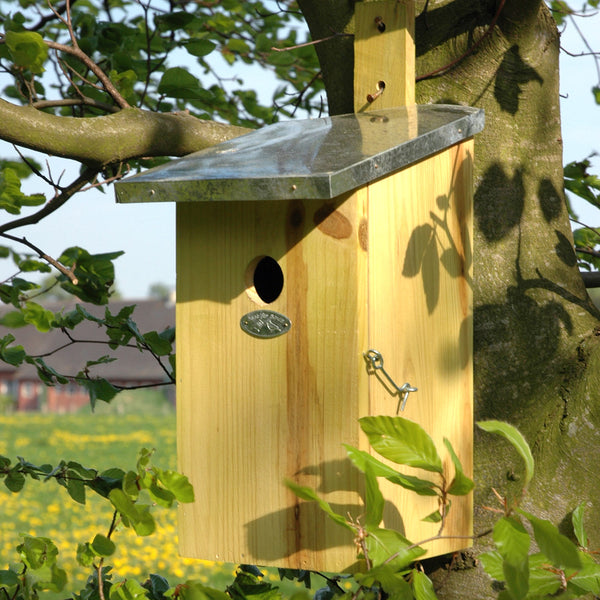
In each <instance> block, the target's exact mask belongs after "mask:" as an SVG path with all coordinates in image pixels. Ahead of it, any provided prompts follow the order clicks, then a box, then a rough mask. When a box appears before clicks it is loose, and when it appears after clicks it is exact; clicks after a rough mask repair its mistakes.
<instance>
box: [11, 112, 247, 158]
mask: <svg viewBox="0 0 600 600" xmlns="http://www.w3.org/2000/svg"><path fill="white" fill-rule="evenodd" d="M248 131H250V130H249V129H245V128H243V127H234V126H231V125H225V124H222V123H216V122H214V121H204V120H202V119H197V118H196V117H193V116H191V115H190V114H188V113H154V112H149V111H145V110H140V109H137V108H127V109H123V110H121V111H119V112H118V113H115V114H112V115H106V116H101V117H92V118H76V117H58V116H56V115H51V114H48V113H44V112H40V111H38V110H36V109H34V108H32V107H30V106H18V105H16V104H11V103H10V102H6V101H5V100H0V139H3V140H5V141H7V142H10V143H13V144H17V145H18V146H24V147H26V148H30V149H32V150H38V151H39V152H45V153H46V154H51V155H54V156H62V157H64V158H71V159H73V160H77V161H80V162H82V163H84V164H86V165H90V166H91V167H95V168H96V169H98V168H99V167H102V166H103V165H107V164H110V163H117V162H125V161H127V160H130V159H133V158H139V157H142V156H184V155H185V154H189V153H190V152H195V151H197V150H202V149H203V148H208V147H209V146H213V145H214V144H218V143H219V142H223V141H225V140H228V139H230V138H232V137H237V136H239V135H242V134H243V133H247V132H248Z"/></svg>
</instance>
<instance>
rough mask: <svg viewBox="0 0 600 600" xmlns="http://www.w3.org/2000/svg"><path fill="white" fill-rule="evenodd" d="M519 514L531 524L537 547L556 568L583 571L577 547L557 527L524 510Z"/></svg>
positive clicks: (520, 510)
mask: <svg viewBox="0 0 600 600" xmlns="http://www.w3.org/2000/svg"><path fill="white" fill-rule="evenodd" d="M519 513H520V514H522V515H523V516H524V517H525V518H526V519H527V520H528V521H529V522H530V523H531V526H532V527H533V535H534V537H535V541H536V542H537V545H538V546H539V548H540V550H541V551H542V552H543V553H544V554H545V555H546V556H547V557H548V558H549V560H550V561H551V562H552V564H553V565H554V566H557V567H560V568H566V569H581V567H582V563H581V557H580V555H579V550H578V549H577V546H575V544H574V543H573V542H572V541H571V540H570V539H569V538H567V537H566V536H564V535H563V534H562V533H560V532H559V531H558V529H557V528H556V526H555V525H553V524H552V523H550V521H547V520H546V519H538V518H537V517H535V516H534V515H532V514H529V513H527V512H525V511H524V510H522V509H519Z"/></svg>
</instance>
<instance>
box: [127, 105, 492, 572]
mask: <svg viewBox="0 0 600 600" xmlns="http://www.w3.org/2000/svg"><path fill="white" fill-rule="evenodd" d="M482 127H483V113H482V111H481V110H478V109H473V108H468V107H462V106H448V105H425V106H409V107H398V108H389V109H383V110H371V111H368V112H362V113H356V114H348V115H342V116H335V117H330V118H320V119H314V120H304V121H288V122H283V123H277V124H275V125H271V126H268V127H265V128H263V129H260V130H257V131H255V132H252V133H249V134H247V135H244V136H242V137H239V138H236V139H233V140H230V141H227V142H225V143H222V144H220V145H218V146H214V147H212V148H209V149H207V150H204V151H201V152H198V153H195V154H192V155H189V156H187V157H185V158H182V159H179V160H175V161H173V162H170V163H168V164H166V165H163V166H161V167H158V168H156V169H152V170H149V171H147V172H145V173H142V174H140V175H137V176H134V177H131V178H129V179H126V180H124V181H123V182H121V183H119V184H118V185H117V195H118V200H119V201H120V202H156V201H167V202H176V203H177V415H178V452H179V467H180V469H181V470H182V471H183V472H184V473H185V474H186V475H188V477H189V478H190V480H191V482H192V483H193V485H194V488H195V493H196V500H195V503H193V504H191V505H183V506H182V507H181V508H180V528H179V539H180V550H181V553H182V554H183V555H184V556H189V557H197V558H203V559H210V560H223V561H229V562H243V563H250V564H258V565H277V566H280V567H291V568H302V569H318V570H323V571H335V572H341V571H344V570H346V569H349V568H352V565H353V564H354V563H355V561H356V549H355V547H354V546H353V544H352V539H349V538H348V532H347V531H346V530H344V529H343V528H340V527H339V526H338V525H336V524H335V523H333V522H332V521H331V520H329V518H328V517H327V516H326V515H324V514H323V513H322V512H320V510H319V509H318V507H316V506H314V505H313V504H312V503H310V502H304V501H301V500H299V499H298V498H297V497H296V496H295V495H294V494H293V493H292V492H291V491H290V490H289V489H287V488H286V487H285V485H284V483H283V482H284V480H285V479H291V480H293V481H295V482H297V483H299V484H302V485H307V486H311V487H313V488H315V489H316V490H317V491H318V492H319V494H320V495H321V496H322V497H323V498H324V499H325V500H327V501H328V502H329V503H330V504H331V505H332V507H333V508H334V509H335V510H336V511H337V512H338V513H341V514H344V515H346V514H350V515H352V516H353V518H359V517H360V515H361V514H362V513H363V512H364V507H363V506H364V505H363V499H362V498H363V490H362V488H361V477H360V474H359V472H358V471H357V470H356V469H355V468H353V466H352V465H351V463H350V461H349V460H348V458H347V457H346V451H345V449H344V447H343V445H342V444H351V445H354V446H357V447H360V448H362V449H365V450H367V449H368V445H367V444H366V441H365V439H363V437H362V435H361V433H360V428H359V424H358V419H359V417H362V416H365V415H396V414H397V412H398V410H399V409H402V408H403V410H402V411H401V415H402V416H404V417H406V418H408V419H411V420H414V421H416V422H418V423H419V424H421V425H422V426H423V428H424V429H425V430H426V431H427V432H428V433H429V434H430V435H431V437H432V438H433V440H434V442H435V443H436V445H437V446H438V448H440V451H441V449H442V448H443V443H442V440H443V438H444V437H445V438H448V439H449V440H450V442H451V443H452V445H453V447H454V449H455V451H456V453H457V454H458V456H459V458H460V459H461V461H462V464H463V465H464V468H465V470H466V472H467V473H470V472H471V454H472V361H471V355H472V342H471V332H472V324H471V264H472V254H471V215H472V166H473V135H474V134H476V133H477V132H479V131H480V130H481V129H482ZM384 365H385V366H384ZM380 367H383V369H380V370H378V369H379V368H380ZM380 371H384V374H385V376H382V372H380ZM415 388H416V389H415ZM399 404H400V406H399ZM402 404H404V406H402ZM445 463H447V464H446V465H445V467H447V469H448V475H449V477H450V476H451V475H452V469H453V467H452V463H451V460H450V458H449V457H446V460H445ZM388 483H389V482H387V481H384V482H382V488H383V490H384V495H385V498H386V509H385V512H384V524H385V526H386V527H394V528H397V529H398V530H399V531H401V532H403V533H404V534H405V535H406V537H408V538H409V539H411V540H414V541H420V540H423V539H426V538H429V537H432V536H434V535H435V534H436V532H437V529H438V527H439V524H432V523H425V522H423V521H422V519H423V517H425V516H426V515H428V514H430V513H431V512H433V511H435V510H436V509H437V504H436V502H435V498H434V499H433V500H432V499H431V498H430V497H427V496H416V495H415V494H414V493H412V492H408V491H406V490H404V489H402V488H397V486H393V485H391V484H389V485H383V484H388ZM471 524H472V506H471V498H470V496H466V497H459V498H455V499H453V502H452V508H451V510H450V513H449V516H448V521H447V524H446V529H445V535H447V536H450V538H446V539H440V540H436V541H434V542H432V543H430V544H426V545H425V546H424V547H425V548H427V549H428V551H429V554H428V556H432V555H436V554H442V553H447V552H451V551H454V550H457V549H459V548H463V547H465V546H467V545H468V541H466V540H464V539H452V537H453V536H468V535H470V534H471Z"/></svg>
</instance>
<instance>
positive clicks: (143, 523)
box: [108, 489, 156, 536]
mask: <svg viewBox="0 0 600 600" xmlns="http://www.w3.org/2000/svg"><path fill="white" fill-rule="evenodd" d="M108 499H109V500H110V501H111V503H112V505H113V506H114V507H115V508H116V509H117V510H118V511H119V512H120V513H121V515H122V516H123V517H125V518H126V519H127V521H128V522H129V523H130V524H131V526H132V527H133V529H134V530H135V532H136V533H137V534H138V535H141V536H146V535H150V534H152V533H153V532H154V530H155V529H156V523H155V522H154V519H153V518H152V515H151V514H150V512H149V507H148V506H144V505H139V504H135V503H134V502H133V501H132V500H131V499H130V498H129V496H127V495H126V494H125V493H124V492H123V490H119V489H114V490H111V491H110V493H109V494H108Z"/></svg>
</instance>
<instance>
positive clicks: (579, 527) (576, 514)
mask: <svg viewBox="0 0 600 600" xmlns="http://www.w3.org/2000/svg"><path fill="white" fill-rule="evenodd" d="M584 512H585V502H582V503H581V504H580V505H579V506H578V507H577V508H576V509H575V510H574V511H573V514H572V515H571V521H572V523H573V531H574V533H575V537H576V538H577V541H578V542H579V545H580V546H581V547H582V548H587V545H588V539H587V535H586V533H585V526H584V524H583V514H584Z"/></svg>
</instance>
